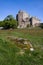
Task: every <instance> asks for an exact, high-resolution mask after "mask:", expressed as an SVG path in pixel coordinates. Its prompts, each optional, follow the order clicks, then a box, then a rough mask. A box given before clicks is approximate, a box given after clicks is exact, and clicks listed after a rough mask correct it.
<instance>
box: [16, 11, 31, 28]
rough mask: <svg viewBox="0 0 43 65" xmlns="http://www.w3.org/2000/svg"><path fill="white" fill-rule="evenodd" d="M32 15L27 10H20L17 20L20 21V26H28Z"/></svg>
mask: <svg viewBox="0 0 43 65" xmlns="http://www.w3.org/2000/svg"><path fill="white" fill-rule="evenodd" d="M29 19H30V15H28V14H27V13H26V12H23V11H19V12H18V14H17V16H16V20H17V21H18V28H26V27H27V25H28V24H29V25H30V21H29Z"/></svg>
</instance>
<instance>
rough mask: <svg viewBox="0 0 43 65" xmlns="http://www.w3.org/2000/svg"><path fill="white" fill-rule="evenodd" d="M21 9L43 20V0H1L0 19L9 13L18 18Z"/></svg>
mask: <svg viewBox="0 0 43 65" xmlns="http://www.w3.org/2000/svg"><path fill="white" fill-rule="evenodd" d="M19 10H22V11H25V12H27V13H28V14H29V15H31V16H36V17H38V18H39V19H40V20H41V22H43V0H0V20H3V19H4V18H5V17H6V16H7V15H13V16H14V18H16V14H17V13H18V11H19Z"/></svg>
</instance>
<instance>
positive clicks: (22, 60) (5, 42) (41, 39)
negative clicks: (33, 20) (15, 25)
mask: <svg viewBox="0 0 43 65" xmlns="http://www.w3.org/2000/svg"><path fill="white" fill-rule="evenodd" d="M8 36H14V37H18V38H25V39H28V40H30V41H31V43H32V45H33V48H34V51H33V52H31V51H30V50H29V49H27V50H25V51H24V50H23V49H21V48H19V47H17V46H16V45H15V44H14V43H15V42H12V41H10V40H9V39H8V38H7V37H8ZM20 50H23V51H24V54H20V53H19V52H20ZM0 65H43V29H15V30H0Z"/></svg>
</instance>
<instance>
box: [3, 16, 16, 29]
mask: <svg viewBox="0 0 43 65" xmlns="http://www.w3.org/2000/svg"><path fill="white" fill-rule="evenodd" d="M3 24H4V25H3V27H4V28H5V29H9V28H13V29H14V28H17V21H16V20H15V19H14V17H13V16H12V15H8V16H7V17H6V18H5V19H4V21H3Z"/></svg>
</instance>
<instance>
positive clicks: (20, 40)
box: [7, 36, 34, 51]
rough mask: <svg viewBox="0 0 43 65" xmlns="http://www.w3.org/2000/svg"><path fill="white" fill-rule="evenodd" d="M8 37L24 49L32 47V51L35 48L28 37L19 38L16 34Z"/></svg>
mask: <svg viewBox="0 0 43 65" xmlns="http://www.w3.org/2000/svg"><path fill="white" fill-rule="evenodd" d="M7 38H8V39H10V41H13V42H15V44H16V45H17V46H18V47H20V48H22V49H30V51H33V50H34V49H33V46H32V43H31V42H30V41H29V40H27V39H24V38H18V37H14V36H8V37H7Z"/></svg>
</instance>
